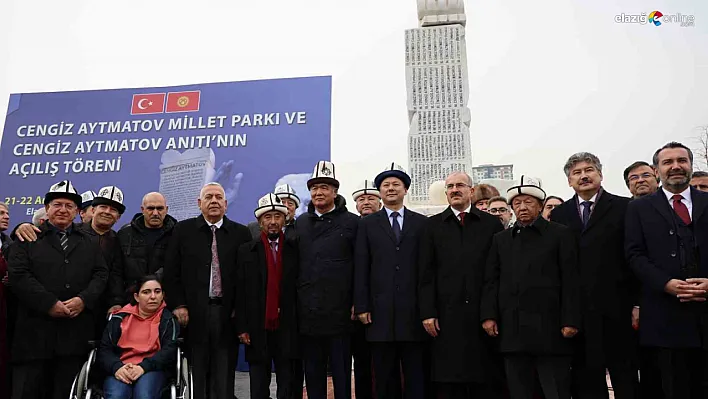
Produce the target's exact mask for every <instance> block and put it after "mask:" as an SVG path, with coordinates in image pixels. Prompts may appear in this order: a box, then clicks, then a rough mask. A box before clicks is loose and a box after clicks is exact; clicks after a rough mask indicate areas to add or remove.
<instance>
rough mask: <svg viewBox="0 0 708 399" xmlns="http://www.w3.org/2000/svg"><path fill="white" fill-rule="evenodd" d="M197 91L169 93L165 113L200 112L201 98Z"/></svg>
mask: <svg viewBox="0 0 708 399" xmlns="http://www.w3.org/2000/svg"><path fill="white" fill-rule="evenodd" d="M200 95H201V92H200V91H199V90H197V91H179V92H172V93H167V109H166V110H165V112H192V111H199V96H200Z"/></svg>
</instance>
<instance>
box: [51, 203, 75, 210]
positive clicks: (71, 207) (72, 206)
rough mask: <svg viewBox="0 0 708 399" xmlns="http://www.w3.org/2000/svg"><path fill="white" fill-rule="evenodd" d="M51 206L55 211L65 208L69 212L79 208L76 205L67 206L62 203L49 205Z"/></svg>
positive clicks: (67, 204)
mask: <svg viewBox="0 0 708 399" xmlns="http://www.w3.org/2000/svg"><path fill="white" fill-rule="evenodd" d="M49 206H51V207H52V208H54V209H61V208H65V209H66V210H67V211H73V210H75V209H76V208H77V206H76V204H74V203H66V204H64V203H61V202H52V203H51V204H49Z"/></svg>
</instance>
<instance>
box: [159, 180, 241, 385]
mask: <svg viewBox="0 0 708 399" xmlns="http://www.w3.org/2000/svg"><path fill="white" fill-rule="evenodd" d="M197 204H198V205H199V208H200V209H201V211H202V214H201V215H199V216H197V217H195V218H191V219H187V220H183V221H181V222H179V223H177V224H176V225H175V227H174V230H173V231H172V238H171V239H170V243H169V246H168V248H167V257H166V259H165V293H166V300H167V306H168V307H170V309H173V312H174V314H175V316H176V317H177V319H178V320H179V322H180V324H181V325H183V326H188V327H189V331H188V336H187V337H188V338H187V339H188V344H189V345H190V348H191V355H192V358H191V359H190V360H191V362H192V363H191V364H192V369H193V378H194V394H195V395H196V396H195V397H198V398H208V399H232V398H233V396H234V373H235V370H236V359H237V354H238V342H237V339H236V338H237V334H236V326H235V324H236V323H235V320H233V318H234V317H239V315H237V314H235V311H234V309H235V298H236V290H237V287H236V270H237V269H236V268H237V266H236V260H237V256H236V255H237V251H238V248H239V247H240V246H241V245H242V244H245V243H247V242H249V241H251V233H250V232H249V231H248V228H247V227H246V226H244V225H241V224H238V223H236V222H233V221H231V220H229V219H228V218H227V217H226V216H225V213H226V205H227V203H226V195H225V193H224V189H223V187H221V185H220V184H218V183H207V184H206V185H205V186H204V187H202V190H201V192H200V194H199V199H198V200H197Z"/></svg>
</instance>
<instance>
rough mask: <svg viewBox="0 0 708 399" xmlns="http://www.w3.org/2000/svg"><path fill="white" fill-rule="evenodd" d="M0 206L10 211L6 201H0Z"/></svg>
mask: <svg viewBox="0 0 708 399" xmlns="http://www.w3.org/2000/svg"><path fill="white" fill-rule="evenodd" d="M0 206H1V207H3V208H5V210H6V211H8V212H10V207H9V206H8V205H7V202H0Z"/></svg>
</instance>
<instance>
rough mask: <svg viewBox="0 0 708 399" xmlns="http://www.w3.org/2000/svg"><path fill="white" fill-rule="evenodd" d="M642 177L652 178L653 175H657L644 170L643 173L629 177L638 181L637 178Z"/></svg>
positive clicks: (630, 179)
mask: <svg viewBox="0 0 708 399" xmlns="http://www.w3.org/2000/svg"><path fill="white" fill-rule="evenodd" d="M640 177H641V178H642V179H645V180H648V179H651V178H652V177H655V176H654V174H652V173H649V172H644V173H642V174H641V175H630V176H629V177H628V178H627V179H628V180H629V181H637V180H639V178H640Z"/></svg>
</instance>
